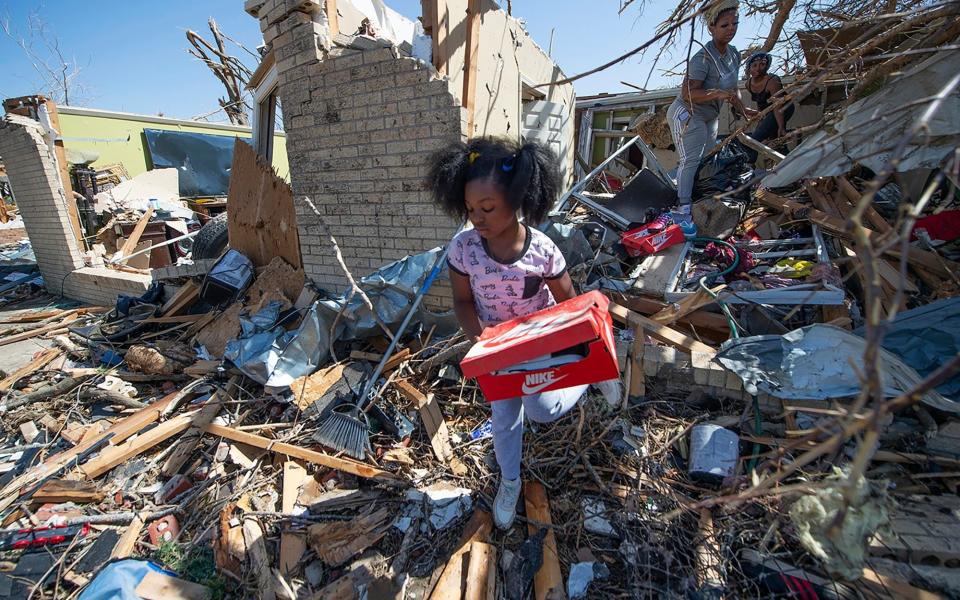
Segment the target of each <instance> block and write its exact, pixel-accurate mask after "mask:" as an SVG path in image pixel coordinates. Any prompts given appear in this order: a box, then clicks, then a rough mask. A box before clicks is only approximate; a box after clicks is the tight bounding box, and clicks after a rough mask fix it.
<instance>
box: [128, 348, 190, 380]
mask: <svg viewBox="0 0 960 600" xmlns="http://www.w3.org/2000/svg"><path fill="white" fill-rule="evenodd" d="M123 358H124V360H125V361H126V362H127V367H128V368H129V369H130V370H131V371H137V372H140V373H147V374H150V375H170V374H172V373H178V372H180V371H181V370H182V369H183V367H184V366H185V365H182V364H180V363H179V362H177V361H175V360H171V359H169V358H167V357H166V356H164V355H163V354H160V352H159V351H158V350H156V349H155V348H148V347H147V346H131V347H130V349H129V350H127V353H126V354H125V355H124V357H123Z"/></svg>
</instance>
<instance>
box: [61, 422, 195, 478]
mask: <svg viewBox="0 0 960 600" xmlns="http://www.w3.org/2000/svg"><path fill="white" fill-rule="evenodd" d="M191 417H192V415H179V416H177V417H175V418H173V419H170V420H169V421H165V422H163V423H161V424H159V425H157V426H156V427H154V428H153V429H151V430H149V431H147V432H144V433H141V434H140V435H138V436H136V437H133V438H130V439H129V440H127V441H126V442H124V443H122V444H120V445H118V446H113V447H110V448H105V449H104V450H103V451H102V452H100V454H99V455H97V457H96V458H94V459H91V460H88V461H87V462H86V463H84V464H82V465H80V466H79V467H77V469H76V470H75V471H74V472H73V473H71V474H70V475H68V476H67V478H68V479H78V478H80V477H86V478H87V479H96V478H97V477H99V476H101V475H103V474H104V473H107V472H108V471H110V470H111V469H113V468H114V467H116V466H118V465H121V464H123V463H125V462H127V461H128V460H130V459H131V458H133V457H134V456H138V455H140V454H142V453H144V452H146V451H147V450H149V449H151V448H153V447H154V446H156V445H157V444H159V443H161V442H163V441H166V440H168V439H170V438H171V437H173V436H175V435H177V434H178V433H180V432H182V431H186V430H187V428H189V427H190V422H191V420H192V419H191Z"/></svg>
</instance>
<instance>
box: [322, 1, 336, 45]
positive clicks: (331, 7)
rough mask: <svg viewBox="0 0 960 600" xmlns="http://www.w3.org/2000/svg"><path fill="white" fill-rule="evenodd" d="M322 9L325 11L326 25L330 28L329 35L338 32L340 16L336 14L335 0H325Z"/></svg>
mask: <svg viewBox="0 0 960 600" xmlns="http://www.w3.org/2000/svg"><path fill="white" fill-rule="evenodd" d="M323 5H324V9H325V10H326V13H327V27H329V28H330V37H331V38H333V37H335V36H336V35H337V34H338V33H340V16H339V15H338V14H337V0H325V1H324V3H323Z"/></svg>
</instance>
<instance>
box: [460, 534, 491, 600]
mask: <svg viewBox="0 0 960 600" xmlns="http://www.w3.org/2000/svg"><path fill="white" fill-rule="evenodd" d="M496 589H497V548H496V546H494V545H492V544H487V543H485V542H479V541H477V542H473V543H472V544H470V561H469V563H468V566H467V591H466V593H465V594H464V596H463V599H464V600H495V599H496Z"/></svg>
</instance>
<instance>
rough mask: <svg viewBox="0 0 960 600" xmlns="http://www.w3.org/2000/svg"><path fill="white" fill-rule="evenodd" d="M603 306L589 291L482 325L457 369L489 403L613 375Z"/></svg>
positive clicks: (612, 351)
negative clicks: (481, 329) (531, 312)
mask: <svg viewBox="0 0 960 600" xmlns="http://www.w3.org/2000/svg"><path fill="white" fill-rule="evenodd" d="M609 304H610V301H609V300H608V299H607V297H606V296H604V295H603V294H601V293H600V292H597V291H593V292H588V293H586V294H583V295H581V296H577V297H576V298H571V299H570V300H567V301H565V302H561V303H560V304H557V305H555V306H551V307H550V308H547V309H544V310H541V311H539V312H535V313H533V314H530V315H527V316H525V317H520V318H517V319H513V320H510V321H505V322H503V323H500V324H499V325H496V326H494V327H488V328H487V329H485V330H484V331H483V334H482V335H481V336H480V340H479V341H478V342H477V343H476V344H474V346H473V348H471V349H470V351H469V352H468V353H467V356H466V357H465V358H464V359H463V360H462V361H461V362H460V368H461V370H462V371H463V374H464V376H465V377H471V378H475V379H476V380H477V384H478V385H479V386H480V389H481V391H483V395H484V396H485V397H486V399H487V401H490V402H492V401H495V400H505V399H507V398H517V397H520V396H527V395H530V394H536V393H539V392H548V391H551V390H559V389H563V388H568V387H573V386H576V385H583V384H587V383H596V382H598V381H606V380H608V379H616V378H618V377H619V376H620V369H619V367H618V366H617V352H616V347H615V345H614V340H613V321H612V320H611V318H610V313H609V312H607V306H608V305H609Z"/></svg>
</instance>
